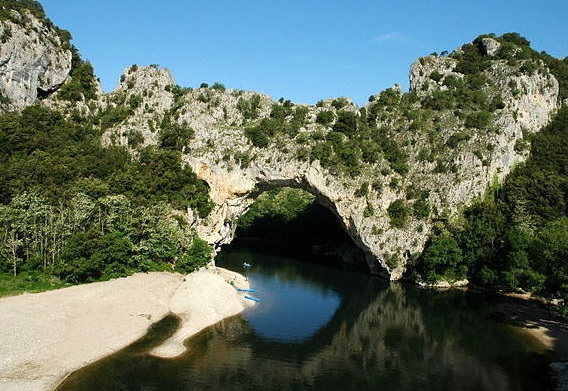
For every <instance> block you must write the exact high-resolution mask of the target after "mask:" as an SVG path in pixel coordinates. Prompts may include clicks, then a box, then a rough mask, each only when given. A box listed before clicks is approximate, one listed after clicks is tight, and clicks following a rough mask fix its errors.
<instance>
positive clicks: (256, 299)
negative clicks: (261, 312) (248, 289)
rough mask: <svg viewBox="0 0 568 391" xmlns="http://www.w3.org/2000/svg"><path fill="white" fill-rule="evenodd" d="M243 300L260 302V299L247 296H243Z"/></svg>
mask: <svg viewBox="0 0 568 391" xmlns="http://www.w3.org/2000/svg"><path fill="white" fill-rule="evenodd" d="M245 299H249V300H252V301H260V299H259V298H258V297H254V296H249V295H245Z"/></svg>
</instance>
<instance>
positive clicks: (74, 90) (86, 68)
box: [57, 47, 97, 102]
mask: <svg viewBox="0 0 568 391" xmlns="http://www.w3.org/2000/svg"><path fill="white" fill-rule="evenodd" d="M72 51H73V57H72V59H71V72H70V74H69V76H70V79H69V80H68V81H67V82H66V83H65V84H64V85H63V86H61V88H60V89H59V91H58V94H57V98H58V99H61V100H68V101H71V102H77V101H80V100H90V99H95V98H96V96H97V89H96V81H95V74H94V71H93V66H92V65H91V63H89V62H88V61H84V60H83V59H82V58H81V56H80V55H79V53H78V52H77V49H75V47H73V48H72Z"/></svg>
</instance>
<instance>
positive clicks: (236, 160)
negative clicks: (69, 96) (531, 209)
mask: <svg viewBox="0 0 568 391" xmlns="http://www.w3.org/2000/svg"><path fill="white" fill-rule="evenodd" d="M3 11H4V14H6V11H7V10H3ZM8 15H9V17H4V18H3V19H2V20H1V21H0V35H1V42H2V44H1V46H0V94H1V95H0V96H1V97H2V99H1V102H0V103H1V107H0V109H2V110H20V109H22V108H23V107H25V106H27V105H30V104H33V103H34V102H35V101H36V100H37V98H38V93H39V94H40V95H41V96H42V97H47V99H46V100H44V102H45V103H46V104H49V105H51V106H52V107H55V108H58V109H60V110H61V111H62V112H64V113H67V114H70V113H72V112H74V113H75V114H76V113H77V111H80V112H81V113H82V114H83V115H87V116H92V118H94V119H93V123H95V124H97V126H99V127H100V130H101V131H103V132H104V134H103V143H105V144H107V145H108V144H121V145H125V146H126V147H128V148H129V150H130V151H131V152H132V153H133V155H134V156H136V155H137V153H138V151H139V150H140V148H143V147H146V146H151V145H159V144H164V143H169V147H175V148H176V149H180V150H181V151H182V153H183V156H184V160H185V161H186V162H187V164H188V165H190V166H191V167H192V169H193V170H194V172H195V173H196V174H197V175H198V177H199V178H201V179H203V180H204V181H206V182H207V184H208V185H209V188H210V196H211V199H212V201H213V202H214V204H215V207H214V208H213V211H212V212H211V213H210V214H209V216H207V217H206V218H199V217H198V216H195V215H194V214H193V213H192V211H191V210H188V213H187V219H188V220H189V222H190V224H191V225H192V226H193V227H194V228H195V229H196V230H197V232H198V234H199V236H201V237H202V238H204V239H206V240H207V241H208V242H210V243H212V244H215V245H216V246H220V245H221V244H224V243H229V242H230V241H231V240H232V239H233V235H234V230H235V221H236V219H237V218H238V217H239V216H241V215H242V214H244V213H245V212H246V211H247V209H248V207H249V206H250V205H251V203H252V202H254V200H255V198H256V197H257V196H258V194H260V193H261V192H262V191H264V190H266V189H270V188H274V187H282V186H291V187H298V188H302V189H305V190H307V191H309V192H310V193H312V194H314V195H315V196H316V199H317V200H318V201H319V202H320V203H321V204H322V205H324V206H326V207H328V208H329V209H330V210H331V211H332V212H333V213H334V214H335V215H336V216H337V218H338V220H339V221H340V223H341V224H342V226H343V227H344V228H345V230H346V231H347V232H348V233H349V235H350V236H351V237H352V238H353V240H354V241H355V243H356V244H357V245H358V246H359V247H360V248H361V249H363V250H364V251H365V253H366V258H367V259H366V261H367V264H368V266H369V268H370V270H371V271H372V272H373V273H381V274H384V275H385V276H388V277H389V278H391V279H393V280H394V279H399V278H401V276H402V275H403V273H404V271H405V269H406V265H407V262H408V260H409V259H411V257H412V256H413V255H414V254H417V253H419V252H420V251H421V250H422V249H423V247H424V245H425V242H426V241H427V239H428V237H429V236H430V234H431V232H432V230H433V228H434V227H435V225H436V224H437V223H438V222H439V221H440V220H446V219H449V218H452V216H456V215H457V213H458V211H459V210H460V208H462V207H463V206H465V205H467V204H469V203H470V202H471V201H472V200H473V199H474V198H475V197H480V196H482V195H483V194H484V193H485V191H486V190H487V188H488V186H490V185H491V184H492V183H494V182H495V181H501V180H502V179H503V178H504V177H505V176H506V175H507V174H508V173H509V172H510V170H511V168H512V167H513V166H514V165H515V164H517V163H519V162H521V161H523V160H524V159H525V158H526V157H527V155H528V148H527V145H528V143H527V141H526V140H525V137H526V136H527V135H529V134H530V133H533V132H537V131H538V130H539V129H541V128H542V127H543V126H544V125H546V124H547V122H548V121H549V120H550V117H551V115H552V114H553V113H554V111H555V109H556V108H557V104H558V103H557V101H558V82H557V80H556V79H555V78H554V77H553V76H552V74H551V73H550V72H549V70H548V69H547V67H546V66H545V65H544V63H543V62H542V61H540V60H538V59H536V60H535V59H534V58H527V57H524V56H522V55H520V54H519V53H521V54H522V50H521V49H520V48H516V47H514V45H512V44H510V43H508V45H505V46H506V48H507V50H502V49H501V45H502V43H501V42H500V41H499V40H498V39H494V38H491V37H484V38H482V39H478V40H476V41H475V43H474V44H468V45H464V46H463V47H462V48H458V49H457V50H456V51H455V52H453V53H451V54H450V55H448V56H427V57H423V58H421V59H419V60H418V61H417V62H415V63H414V64H412V66H411V69H410V86H411V91H410V92H408V93H403V92H402V91H401V90H400V88H399V87H397V86H394V87H393V88H390V89H387V90H385V91H381V92H380V93H378V94H376V95H374V96H373V97H372V98H371V99H370V102H369V104H367V105H365V106H364V107H357V106H356V105H355V104H353V102H351V101H349V100H348V99H345V98H338V99H329V100H324V101H321V102H318V104H317V105H315V106H311V105H296V104H293V103H292V102H289V101H283V100H281V101H278V102H275V101H273V100H272V99H271V98H270V97H269V96H266V95H263V94H260V93H256V92H250V91H241V90H232V89H225V87H224V86H222V85H219V84H216V85H213V86H212V87H208V88H181V87H179V86H177V85H175V83H174V79H173V77H172V76H171V74H170V73H169V71H168V70H167V69H159V67H157V66H149V67H138V66H132V67H130V68H128V69H127V70H126V71H125V72H124V74H123V75H122V77H121V82H120V85H119V86H118V88H117V89H116V90H115V91H113V92H111V93H109V94H100V93H96V94H93V95H92V96H93V97H91V98H90V100H89V101H88V102H85V101H84V97H85V95H84V94H82V95H81V94H79V95H78V96H79V98H78V99H79V100H80V101H79V102H71V103H69V102H67V101H65V100H58V99H56V98H57V93H55V94H50V93H51V92H53V91H54V90H56V89H57V88H58V87H59V86H60V85H62V83H67V81H68V80H69V75H70V72H71V65H72V64H71V62H72V61H71V60H72V51H71V49H70V46H69V44H68V40H67V41H66V40H65V39H64V37H62V34H61V31H60V30H57V29H56V28H55V27H53V26H52V25H51V24H50V23H47V22H46V21H45V20H42V19H41V18H38V17H37V16H36V15H34V14H33V13H31V12H29V11H26V10H23V11H15V10H11V11H8ZM472 59H473V60H472ZM81 96H82V97H83V98H81ZM81 99H83V100H82V101H81ZM172 140H173V141H172ZM172 143H173V144H172ZM174 144H175V145H174Z"/></svg>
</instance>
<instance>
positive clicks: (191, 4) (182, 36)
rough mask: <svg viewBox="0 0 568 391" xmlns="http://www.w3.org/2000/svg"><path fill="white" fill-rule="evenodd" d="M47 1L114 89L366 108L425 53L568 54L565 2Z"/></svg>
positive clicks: (405, 84) (404, 76) (53, 17)
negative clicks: (154, 76) (201, 91)
mask: <svg viewBox="0 0 568 391" xmlns="http://www.w3.org/2000/svg"><path fill="white" fill-rule="evenodd" d="M40 1H41V3H42V5H43V6H44V9H45V11H46V13H47V15H48V17H50V18H51V20H52V21H53V22H54V23H55V24H57V25H58V26H59V27H61V28H64V29H66V30H69V31H70V32H71V34H72V35H73V43H74V45H75V46H76V47H77V48H78V49H79V51H80V53H81V54H82V56H83V58H85V59H86V60H88V61H90V62H91V63H92V64H93V66H94V68H95V72H96V74H97V76H98V77H99V78H100V79H101V82H102V86H103V90H105V91H107V92H108V91H112V90H113V89H114V88H115V87H116V86H117V84H118V80H119V78H120V75H121V73H122V71H123V70H124V68H126V67H127V66H130V65H132V64H138V65H149V64H158V65H160V66H161V67H166V68H168V69H169V70H170V71H171V73H172V75H173V76H174V79H175V81H176V83H177V84H178V85H180V86H183V87H195V86H199V84H201V83H202V82H207V83H209V84H212V83H213V82H220V83H223V84H224V85H225V86H226V87H227V88H239V89H245V90H255V91H259V92H263V93H266V94H269V95H271V96H272V97H273V98H274V99H279V98H280V97H284V98H285V99H290V100H292V101H293V102H297V103H312V104H313V103H315V102H317V101H318V100H320V99H323V98H332V97H339V96H345V97H349V98H351V99H353V100H354V101H355V102H357V103H358V104H363V103H365V102H366V101H367V98H368V97H369V95H372V94H375V93H377V92H378V91H381V90H384V89H385V88H388V87H390V86H392V85H393V84H395V83H398V84H401V85H402V86H403V88H404V89H405V90H407V89H408V70H409V67H410V64H411V63H412V62H413V61H414V60H416V59H417V58H418V57H419V56H423V55H427V54H430V53H432V52H441V51H444V50H447V51H452V50H454V49H455V48H456V47H458V46H460V45H462V44H464V43H467V42H470V41H471V40H473V39H474V38H475V37H477V36H478V35H480V34H485V33H496V34H498V35H500V34H502V33H505V32H518V33H520V34H521V35H522V36H524V37H525V38H527V39H528V40H529V41H531V43H532V47H533V48H534V49H536V50H538V51H546V52H547V53H549V54H551V55H553V56H555V57H558V58H564V57H566V56H568V1H567V0H538V1H537V0H533V1H528V0H479V1H463V0H412V1H410V0H374V1H373V0H364V1H348V0H343V1H337V0H325V1H324V0H283V1H272V0H262V1H260V0H258V1H257V0H254V1H253V0H161V1H158V0H152V1H149V0H80V1H79V0H40Z"/></svg>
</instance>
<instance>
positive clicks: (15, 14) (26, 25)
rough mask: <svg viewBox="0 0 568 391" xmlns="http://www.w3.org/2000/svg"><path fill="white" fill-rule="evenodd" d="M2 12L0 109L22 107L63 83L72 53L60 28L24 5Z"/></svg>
mask: <svg viewBox="0 0 568 391" xmlns="http://www.w3.org/2000/svg"><path fill="white" fill-rule="evenodd" d="M2 11H3V14H6V15H7V17H3V18H2V19H0V111H8V110H21V109H23V108H24V107H26V106H29V105H31V104H33V103H34V102H35V101H36V99H37V98H38V95H40V96H42V95H46V94H48V93H50V92H52V91H53V90H55V89H56V88H57V87H59V86H60V85H61V84H63V83H64V82H65V80H66V79H67V78H68V76H69V72H70V71H71V58H72V52H71V48H70V46H69V44H68V39H67V38H66V37H62V36H61V34H60V33H61V31H62V30H59V29H57V28H56V27H54V26H53V25H52V24H51V23H48V22H47V21H46V20H44V19H42V18H40V17H38V15H36V14H34V13H32V12H31V11H29V10H27V9H25V8H22V9H19V10H16V9H11V10H8V9H4V8H3V9H2Z"/></svg>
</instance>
